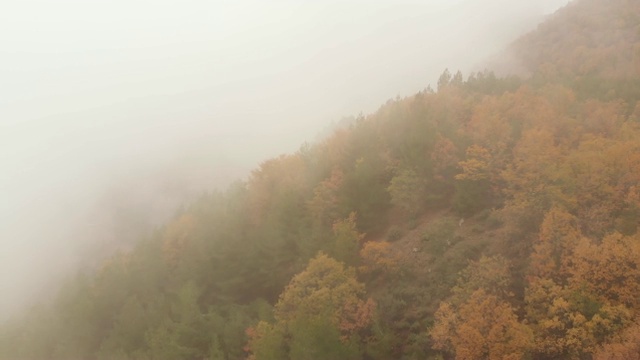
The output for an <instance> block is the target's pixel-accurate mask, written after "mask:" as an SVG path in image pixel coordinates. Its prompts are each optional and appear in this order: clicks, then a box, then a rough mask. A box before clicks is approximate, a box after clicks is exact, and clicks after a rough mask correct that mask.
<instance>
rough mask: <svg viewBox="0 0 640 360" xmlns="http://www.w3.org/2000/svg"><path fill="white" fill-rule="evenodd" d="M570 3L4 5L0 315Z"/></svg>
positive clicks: (166, 0) (168, 0) (0, 31)
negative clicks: (194, 202)
mask: <svg viewBox="0 0 640 360" xmlns="http://www.w3.org/2000/svg"><path fill="white" fill-rule="evenodd" d="M566 3H567V1H566V0H546V1H537V2H528V1H527V2H525V1H522V2H514V1H506V0H487V1H480V0H475V1H473V0H457V1H444V0H442V1H435V0H432V1H386V0H385V1H323V2H311V1H273V2H268V4H267V2H263V1H255V0H249V1H233V2H231V1H200V0H193V1H182V2H178V1H175V0H161V1H153V2H151V1H124V0H112V1H91V2H89V1H79V0H78V1H71V0H60V1H56V2H50V1H45V0H37V1H28V0H21V1H17V0H14V1H5V2H3V4H2V5H0V54H1V56H0V80H1V81H0V194H1V195H2V202H1V203H0V292H1V294H2V296H1V297H0V319H4V318H6V317H8V316H10V315H12V314H14V313H16V312H17V311H19V310H21V309H23V308H24V306H25V305H28V304H30V303H32V302H33V301H34V300H37V299H41V298H42V297H43V296H47V294H49V293H50V290H51V289H53V288H55V286H56V284H58V282H59V281H60V279H62V278H63V277H64V276H66V275H68V274H71V273H73V272H74V271H76V270H77V269H79V268H80V267H82V266H91V265H92V264H95V263H97V262H99V261H100V259H101V258H103V257H104V256H107V255H108V254H109V253H111V252H113V251H115V250H116V249H119V248H126V246H128V245H130V244H131V243H132V242H133V241H135V239H137V238H139V237H141V236H144V235H145V234H146V233H148V232H149V231H150V230H151V229H153V228H154V227H155V226H159V225H160V224H162V222H163V221H164V220H166V219H167V218H168V217H170V216H171V215H172V214H173V213H174V212H175V211H176V209H177V208H178V207H179V206H181V205H184V204H188V202H189V200H190V199H193V198H194V197H195V196H197V195H198V194H200V193H202V192H203V191H210V190H213V189H216V188H217V189H224V188H225V187H226V186H227V185H228V184H230V183H231V182H232V181H234V180H236V179H241V178H245V177H246V176H247V174H248V173H249V171H250V170H251V169H252V168H253V167H255V166H256V165H257V164H258V163H259V162H260V161H262V160H266V159H268V158H270V157H273V156H276V155H278V154H281V153H286V152H292V151H295V150H296V149H297V148H298V147H299V146H300V145H301V144H302V143H303V142H305V141H314V140H315V139H316V135H317V134H319V133H321V132H323V131H324V130H326V129H327V128H330V127H331V126H332V124H333V123H336V122H338V121H339V120H340V119H341V118H342V117H345V116H350V115H357V114H359V113H364V114H367V113H370V112H373V111H375V110H376V109H377V107H378V106H380V105H381V104H382V103H384V102H385V101H386V100H387V99H389V98H393V97H396V96H408V95H411V94H413V93H415V92H417V91H420V90H422V89H424V88H425V87H427V86H428V85H429V84H435V83H436V82H437V78H438V76H439V75H440V74H441V73H442V71H443V70H444V69H445V68H449V69H450V70H452V71H456V70H458V69H459V70H462V71H463V72H465V75H467V74H468V72H469V71H472V70H477V67H478V64H480V63H482V62H483V61H484V60H485V59H487V58H488V57H490V56H492V55H493V54H496V53H497V52H499V51H500V50H501V49H502V48H504V46H505V45H506V44H507V43H508V42H510V41H512V40H514V39H515V38H516V37H517V36H518V35H520V34H522V33H523V32H525V31H527V30H530V29H532V28H534V27H535V24H536V23H538V22H540V21H541V19H542V18H543V16H545V15H546V14H549V13H552V12H553V11H555V10H556V9H557V8H559V7H561V6H563V5H565V4H566Z"/></svg>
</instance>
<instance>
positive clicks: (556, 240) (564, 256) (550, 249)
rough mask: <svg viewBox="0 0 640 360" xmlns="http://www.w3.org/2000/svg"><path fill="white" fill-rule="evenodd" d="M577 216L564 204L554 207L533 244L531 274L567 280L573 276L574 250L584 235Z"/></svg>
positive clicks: (556, 279)
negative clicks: (581, 232)
mask: <svg viewBox="0 0 640 360" xmlns="http://www.w3.org/2000/svg"><path fill="white" fill-rule="evenodd" d="M577 227H578V224H577V219H576V218H575V216H573V215H571V214H569V213H568V212H567V211H565V210H564V209H562V208H559V207H557V206H556V207H553V208H551V209H550V210H549V211H548V212H547V213H546V214H545V217H544V220H543V221H542V225H541V227H540V233H539V235H538V238H537V241H536V242H535V243H534V245H533V253H532V254H531V264H530V268H529V274H530V275H531V276H535V277H540V278H549V279H554V281H556V282H557V283H558V284H565V283H566V281H567V279H568V278H569V276H570V273H569V272H570V268H571V266H572V261H573V251H574V249H575V247H576V246H577V244H578V242H579V241H580V239H581V237H582V235H581V234H580V231H579V230H578V228H577Z"/></svg>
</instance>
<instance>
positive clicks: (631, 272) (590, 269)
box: [571, 233, 640, 309]
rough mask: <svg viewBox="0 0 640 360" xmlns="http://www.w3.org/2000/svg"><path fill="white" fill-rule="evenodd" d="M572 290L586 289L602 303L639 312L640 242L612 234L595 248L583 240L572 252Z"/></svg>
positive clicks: (635, 238)
mask: <svg viewBox="0 0 640 360" xmlns="http://www.w3.org/2000/svg"><path fill="white" fill-rule="evenodd" d="M573 262H574V266H573V267H572V275H573V278H572V280H571V281H572V284H573V286H576V287H578V286H586V287H587V289H589V291H592V292H593V293H594V294H596V295H598V296H599V297H600V298H601V299H602V300H605V301H608V302H610V303H612V304H622V305H625V306H628V307H629V308H632V309H640V241H639V239H638V237H635V236H634V237H627V236H623V235H621V234H619V233H614V234H611V235H609V236H607V237H605V238H604V239H603V240H602V243H601V244H594V243H592V242H591V241H590V240H588V239H583V240H582V241H581V242H580V243H579V244H578V246H577V247H576V250H575V256H574V260H573Z"/></svg>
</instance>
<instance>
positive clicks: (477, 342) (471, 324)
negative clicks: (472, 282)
mask: <svg viewBox="0 0 640 360" xmlns="http://www.w3.org/2000/svg"><path fill="white" fill-rule="evenodd" d="M430 335H431V338H432V340H433V348H434V349H437V350H444V351H450V352H452V353H454V354H455V358H456V359H458V360H473V359H496V360H497V359H514V360H516V359H523V358H525V355H526V354H527V353H528V352H529V350H530V348H531V347H532V343H533V336H532V333H531V331H530V330H529V329H528V328H527V326H525V325H523V324H521V323H519V322H518V319H517V317H516V315H515V313H514V309H513V308H512V307H511V305H509V303H507V302H505V301H502V300H500V299H499V298H498V297H497V296H494V295H490V294H487V293H486V292H485V291H484V290H483V289H478V290H476V291H474V292H473V293H472V294H471V296H470V297H469V298H468V299H467V300H466V301H465V302H463V303H462V304H460V306H458V307H454V306H452V305H451V304H449V303H442V304H441V305H440V308H439V309H438V311H437V312H436V314H435V325H434V326H433V328H432V329H431V331H430Z"/></svg>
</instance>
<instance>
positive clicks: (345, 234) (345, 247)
mask: <svg viewBox="0 0 640 360" xmlns="http://www.w3.org/2000/svg"><path fill="white" fill-rule="evenodd" d="M363 238H364V234H362V233H359V232H358V229H357V225H356V213H355V212H352V213H351V214H349V217H348V218H346V219H343V220H338V221H336V222H335V223H334V224H333V244H332V245H333V246H332V248H331V249H332V252H331V253H332V255H333V256H334V258H336V259H337V260H339V261H342V262H344V263H345V264H347V265H357V263H358V261H359V259H360V258H359V256H358V253H359V251H360V242H361V241H362V239H363Z"/></svg>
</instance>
